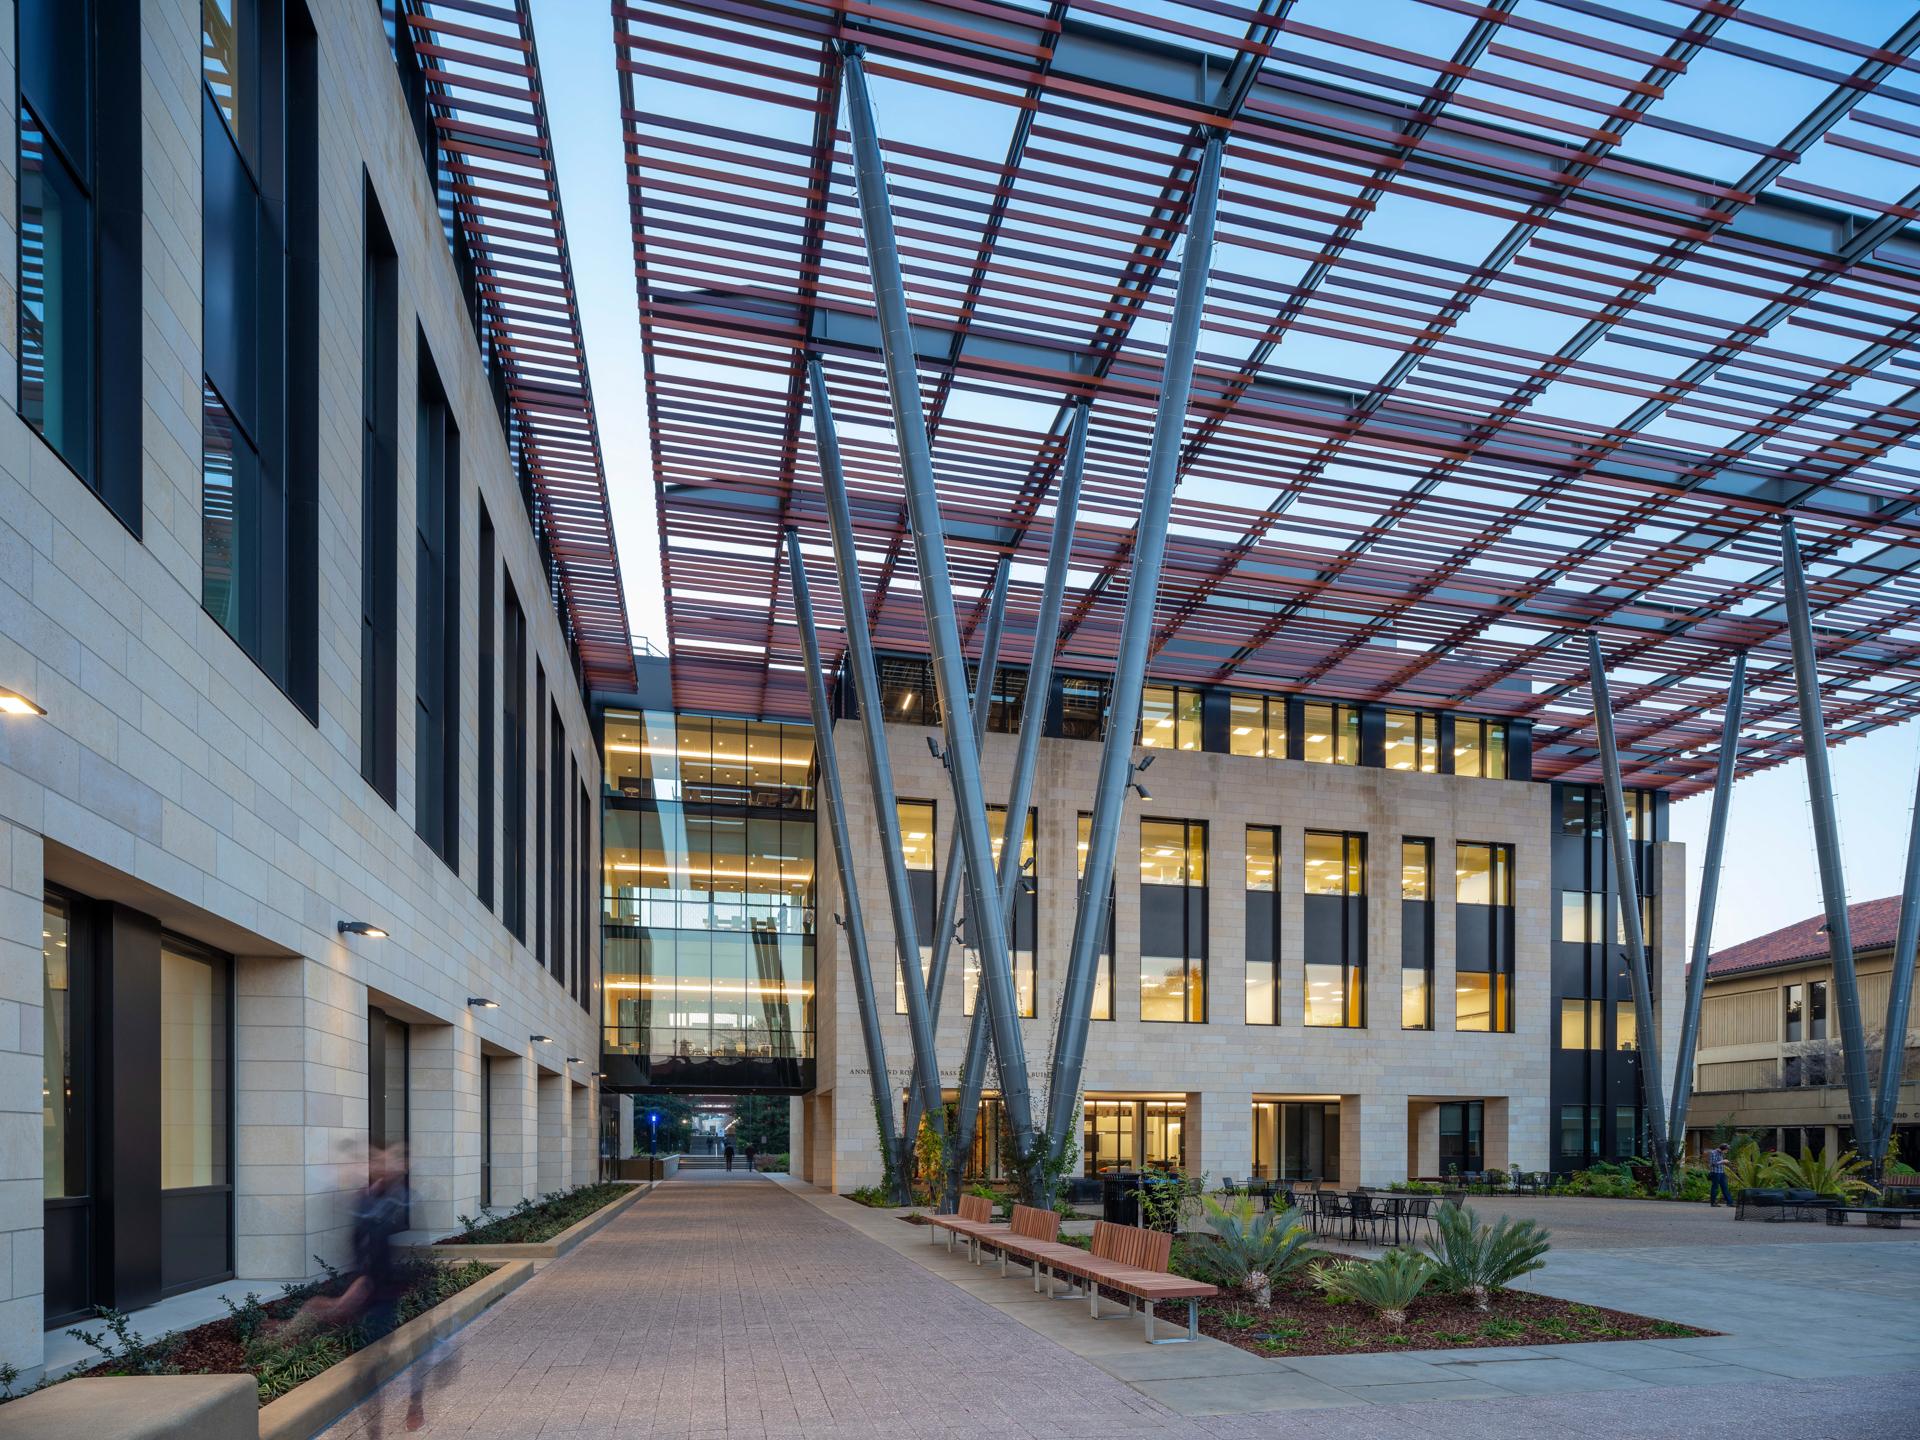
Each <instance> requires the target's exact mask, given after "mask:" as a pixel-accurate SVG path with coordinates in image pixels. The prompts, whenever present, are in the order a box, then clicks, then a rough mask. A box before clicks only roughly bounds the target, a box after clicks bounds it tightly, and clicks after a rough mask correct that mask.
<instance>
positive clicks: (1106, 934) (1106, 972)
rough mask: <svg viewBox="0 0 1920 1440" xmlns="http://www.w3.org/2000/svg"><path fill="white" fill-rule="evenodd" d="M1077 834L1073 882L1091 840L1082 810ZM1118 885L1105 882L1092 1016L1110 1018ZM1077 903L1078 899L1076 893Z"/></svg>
mask: <svg viewBox="0 0 1920 1440" xmlns="http://www.w3.org/2000/svg"><path fill="white" fill-rule="evenodd" d="M1078 823H1079V834H1078V836H1077V838H1076V840H1075V842H1074V844H1075V849H1074V881H1075V883H1076V884H1078V883H1079V882H1082V881H1084V880H1085V879H1086V878H1087V848H1088V847H1089V846H1090V845H1091V844H1092V843H1093V842H1092V839H1091V836H1092V833H1093V816H1091V815H1089V814H1088V813H1087V812H1086V811H1084V810H1082V811H1081V812H1080V817H1079V822H1078ZM1117 888H1118V887H1116V886H1113V885H1109V886H1107V924H1106V929H1105V930H1104V931H1103V932H1102V934H1101V939H1100V961H1099V969H1097V970H1096V971H1095V972H1094V976H1093V1006H1092V1011H1093V1013H1092V1015H1091V1016H1090V1017H1089V1018H1091V1019H1094V1020H1111V1019H1113V993H1114V992H1113V913H1114V905H1115V898H1114V892H1115V890H1116V889H1117ZM1076 903H1078V900H1077V896H1076Z"/></svg>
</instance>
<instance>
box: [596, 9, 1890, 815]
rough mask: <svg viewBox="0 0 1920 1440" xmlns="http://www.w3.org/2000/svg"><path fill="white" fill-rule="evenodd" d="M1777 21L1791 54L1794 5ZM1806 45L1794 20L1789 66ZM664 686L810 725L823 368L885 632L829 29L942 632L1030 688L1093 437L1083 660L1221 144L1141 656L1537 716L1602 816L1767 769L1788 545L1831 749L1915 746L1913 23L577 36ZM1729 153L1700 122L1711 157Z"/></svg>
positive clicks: (1472, 16)
mask: <svg viewBox="0 0 1920 1440" xmlns="http://www.w3.org/2000/svg"><path fill="white" fill-rule="evenodd" d="M1787 13H1791V14H1792V15H1793V16H1794V17H1796V18H1794V19H1787V18H1783V15H1785V14H1787ZM1807 21H1817V23H1818V24H1819V25H1820V26H1823V27H1834V33H1822V31H1820V30H1817V29H1815V28H1812V26H1810V25H1809V24H1808V23H1805V22H1807ZM614 25H615V32H616V44H617V46H618V51H619V55H618V59H619V65H620V71H621V82H622V90H623V95H622V99H623V123H624V126H625V131H626V143H627V148H628V162H629V176H630V198H631V203H632V218H633V228H634V256H635V262H636V266H637V270H638V276H639V292H640V313H641V323H642V328H643V332H644V341H645V357H646V365H647V376H646V386H647V400H648V405H649V409H650V419H651V444H652V449H653V463H654V468H655V478H656V484H657V486H658V503H659V510H660V515H661V559H662V564H663V571H664V577H665V584H666V590H667V596H666V599H667V606H668V621H669V631H670V634H671V638H672V654H673V677H674V687H675V696H676V700H677V703H679V704H680V705H681V706H683V707H686V708H693V709H717V710H725V711H733V712H735V713H742V712H744V713H758V714H764V715H770V716H796V717H797V716H802V715H804V714H805V712H806V702H805V698H804V692H803V689H802V672H801V661H800V642H799V638H798V635H797V633H796V630H795V626H794V615H793V609H792V604H791V593H790V589H789V585H788V582H787V577H786V576H785V574H784V573H783V567H782V564H781V555H780V531H781V528H782V526H784V525H788V524H791V525H795V526H797V527H798V528H799V530H800V533H801V537H802V541H803V545H804V549H805V551H806V553H807V555H808V556H809V557H810V559H811V560H812V561H813V562H814V563H815V565H816V567H817V572H816V575H815V586H814V590H815V603H816V605H817V606H818V609H819V612H820V622H821V628H822V631H823V635H822V642H823V645H824V646H825V647H826V654H827V658H828V660H829V663H831V660H832V658H833V656H834V655H835V654H836V653H837V648H838V646H839V645H840V644H841V643H842V637H841V635H840V633H839V629H840V625H839V620H840V614H839V611H838V609H837V608H836V607H837V606H838V604H839V597H838V594H837V589H836V587H834V586H833V585H832V583H831V580H830V578H829V575H830V572H829V569H828V557H829V556H830V553H831V552H830V548H829V544H828V538H827V532H826V525H825V517H824V506H823V497H822V492H821V489H820V481H819V473H818V467H817V464H816V459H815V454H814V450H813V444H812V435H811V421H810V416H809V413H808V406H807V403H806V385H805V378H804V372H803V361H804V357H805V356H806V354H807V353H809V352H814V353H817V354H819V355H820V356H822V357H823V359H824V363H825V366H826V370H827V374H828V376H829V381H830V387H831V392H832V398H833V402H834V407H835V413H836V416H837V418H838V420H839V424H840V438H841V443H842V446H843V448H844V450H845V453H846V460H847V469H848V474H849V482H850V485H851V488H852V491H853V509H854V520H855V526H856V530H857V533H858V538H859V549H860V553H861V561H862V568H863V572H864V579H865V584H866V595H865V603H866V606H867V610H868V614H869V619H870V621H871V623H872V626H873V630H874V635H875V643H876V645H877V646H878V647H880V648H882V649H887V650H901V651H916V650H924V649H925V645H926V636H925V627H924V624H923V621H922V615H921V610H920V597H919V593H918V587H917V582H916V576H915V571H914V555H913V553H912V548H911V546H910V544H909V543H908V530H907V524H906V514H905V505H904V497H903V492H902V487H901V484H900V481H899V477H898V472H897V466H896V456H895V451H894V445H893V438H892V431H891V424H890V420H889V414H888V406H887V394H886V389H885V383H884V378H883V375H882V371H881V366H880V360H879V352H878V349H877V332H876V329H875V326H874V321H873V307H872V301H871V292H870V287H869V280H868V271H867V265H866V261H865V255H864V250H863V247H862V244H861V239H860V230H859V223H858V216H857V213H856V210H855V205H854V193H853V183H852V174H851V168H850V161H849V153H848V139H847V136H846V134H845V132H844V130H842V129H841V128H839V126H840V123H841V122H840V114H841V100H842V97H841V74H840V70H841V66H840V61H839V58H838V52H837V50H836V49H835V42H836V41H841V40H846V41H852V42H855V43H858V44H860V45H863V46H865V47H866V64H867V68H868V73H869V74H870V75H871V76H872V78H873V84H874V93H875V106H876V109H877V111H878V115H879V123H880V128H881V134H882V137H883V139H884V141H885V142H886V152H887V162H888V167H889V175H890V192H891V196H892V201H893V205H894V210H895V215H896V219H897V222H898V226H899V231H900V241H901V248H902V259H903V263H904V265H905V269H906V279H907V284H908V288H909V291H910V296H909V298H910V302H911V305H912V312H913V318H914V322H915V327H916V329H915V341H916V346H917V350H918V355H919V364H920V375H921V385H922V389H923V391H924V393H925V395H926V399H927V412H928V416H929V423H930V427H931V429H932V433H933V441H934V459H935V465H936V470H937V472H938V476H939V483H940V493H941V504H942V510H943V514H944V517H945V523H946V528H947V536H948V545H949V550H950V554H951V557H952V568H953V578H954V584H955V587H956V589H957V591H958V593H959V596H960V601H961V612H962V628H963V634H966V635H968V636H969V637H970V638H971V639H972V640H973V641H974V642H975V643H977V639H978V631H979V629H980V622H981V620H982V618H983V617H982V614H981V603H982V601H981V597H982V596H983V595H984V593H985V588H986V584H987V581H988V578H989V575H990V572H991V568H992V565H993V562H994V560H995V558H996V556H997V555H999V554H1000V553H1002V552H1004V551H1009V550H1010V551H1012V552H1013V553H1014V555H1015V564H1014V568H1013V586H1012V593H1011V598H1010V601H1009V610H1010V619H1009V633H1008V637H1007V640H1006V644H1005V646H1004V648H1003V651H1002V655H1003V659H1004V660H1005V661H1007V662H1009V663H1016V664H1017V663H1020V662H1021V661H1022V660H1024V659H1025V657H1026V655H1027V653H1028V648H1029V647H1030V644H1031V639H1032V629H1033V616H1034V613H1035V611H1036V610H1037V607H1038V603H1039V588H1040V578H1041V571H1042V561H1043V559H1044V555H1045V551H1046V546H1047V542H1048V540H1049V538H1050V529H1051V516H1052V510H1051V505H1052V501H1051V494H1052V488H1051V487H1052V482H1053V480H1054V478H1055V470H1056V467H1057V465H1058V464H1059V462H1060V460H1061V457H1062V452H1063V448H1064V437H1065V433H1066V428H1067V421H1066V407H1067V405H1068V404H1069V403H1070V402H1072V401H1074V400H1076V399H1079V398H1082V397H1084V398H1086V399H1088V400H1090V401H1091V402H1092V424H1091V437H1090V441H1089V446H1088V460H1087V471H1086V475H1087V478H1086V493H1085V498H1084V500H1083V504H1082V511H1081V516H1080V523H1079V527H1078V531H1077V533H1076V536H1075V541H1074V549H1073V570H1074V573H1073V580H1072V583H1071V585H1070V588H1069V591H1068V596H1067V614H1066V620H1065V623H1064V625H1063V630H1062V642H1061V652H1060V658H1059V664H1060V665H1061V667H1062V668H1064V669H1067V670H1074V669H1082V670H1091V671H1099V670H1104V669H1108V668H1110V666H1111V662H1112V658H1113V654H1114V649H1115V646H1116V643H1117V639H1118V635H1119V629H1120V617H1121V610H1122V606H1123V603H1124V600H1125V595H1126V588H1127V583H1128V572H1129V564H1128V561H1129V554H1130V547H1131V542H1132V536H1133V527H1134V522H1135V515H1136V510H1137V505H1138V502H1139V497H1140V494H1141V490H1142V484H1143V474H1144V469H1145V463H1146V455H1147V448H1148V442H1149V436H1150V430H1151V424H1152V415H1153V404H1154V400H1155V397H1156V394H1157V393H1158V390H1159V388H1160V372H1161V366H1162V357H1163V353H1164V349H1163V342H1164V340H1165V338H1166V334H1167V321H1168V317H1169V313H1170V308H1171V302H1172V282H1173V278H1174V277H1175V276H1176V275H1177V273H1178V261H1179V252H1180V246H1181V235H1182V231H1183V226H1184V219H1185V205H1186V197H1187V190H1188V187H1189V185H1190V184H1191V183H1192V180H1193V175H1194V166H1195V162H1196V159H1197V157H1198V153H1199V145H1200V143H1201V140H1202V138H1203V136H1204V134H1205V133H1206V130H1207V128H1208V127H1215V128H1218V129H1221V130H1224V131H1225V132H1226V133H1227V135H1228V146H1227V152H1226V166H1225V179H1224V184H1223V189H1222V198H1221V211H1220V220H1219V241H1220V243H1219V249H1218V253H1217V256H1216V261H1215V267H1214V274H1213V281H1212V285H1211V289H1210V291H1209V294H1208V301H1207V308H1206V316H1205V324H1204V331H1203V334H1202V337H1201V345H1200V350H1201V359H1200V364H1199V367H1198V373H1197V375H1196V379H1195V391H1194V401H1193V405H1192V409H1191V411H1190V413H1189V415H1188V417H1187V428H1186V434H1185V443H1184V447H1183V451H1182V458H1181V465H1180V476H1181V478H1180V484H1179V488H1178V491H1177V493H1176V497H1175V501H1174V511H1173V520H1172V534H1171V539H1170V544H1169V551H1168V560H1167V568H1166V575H1165V580H1164V583H1163V585H1162V589H1161V593H1160V596H1159V601H1158V610H1157V617H1156V625H1155V631H1154V646H1153V658H1152V663H1151V667H1150V674H1151V675H1152V677H1153V678H1155V679H1157V680H1160V681H1165V682H1200V683H1217V684H1231V685H1235V686H1239V687H1243V688H1246V689H1250V690H1266V691H1309V692H1312V693H1315V694H1320V695H1324V696H1328V697H1344V698H1352V699H1356V700H1379V701H1388V702H1392V703H1397V704H1406V705H1417V706H1436V707H1458V708H1461V709H1465V710H1469V711H1475V712H1478V713H1482V714H1488V715H1506V716H1512V717H1516V718H1527V719H1531V720H1532V721H1534V722H1535V725H1536V729H1535V732H1534V734H1535V743H1536V749H1535V760H1534V773H1535V775H1536V777H1544V778H1567V779H1577V780H1597V779H1598V764H1597V761H1596V759H1595V752H1594V748H1593V745H1594V739H1593V727H1592V715H1591V705H1590V702H1589V701H1588V699H1587V689H1586V681H1587V662H1586V658H1585V657H1586V645H1585V638H1584V637H1585V634H1586V632H1588V631H1595V632H1597V633H1598V635H1599V637H1600V640H1601V644H1602V646H1603V648H1604V650H1605V653H1606V655H1607V661H1608V667H1609V671H1610V674H1611V678H1612V681H1613V688H1614V698H1615V703H1616V705H1617V706H1618V707H1619V709H1618V712H1617V713H1618V728H1619V735H1620V743H1621V746H1622V750H1623V754H1622V764H1623V769H1624V773H1625V776H1626V779H1627V782H1628V783H1629V784H1633V785H1640V786H1647V787H1658V788H1666V789H1669V790H1671V791H1673V792H1675V793H1682V794H1684V793H1688V792H1690V791H1692V790H1695V789H1698V788H1700V787H1701V786H1702V785H1704V784H1705V783H1707V782H1708V780H1709V779H1710V777H1711V773H1712V768H1713V765H1714V763H1715V758H1716V751H1717V747H1718V728H1719V720H1720V711H1721V707H1722V705H1723V703H1724V697H1725V692H1726V686H1727V684H1728V681H1729V672H1730V669H1731V664H1732V660H1733V657H1734V656H1735V654H1737V653H1738V652H1740V651H1741V650H1748V651H1750V652H1751V662H1750V665H1751V668H1750V670H1749V681H1748V688H1749V697H1748V703H1747V713H1746V724H1745V726H1744V728H1743V731H1742V739H1741V742H1740V749H1741V765H1742V769H1743V770H1744V771H1749V772H1750V771H1753V770H1758V769H1761V768H1765V767H1767V766H1770V765H1774V764H1778V763H1780V762H1781V761H1783V760H1785V759H1787V758H1789V757H1791V756H1793V755H1795V754H1797V753H1798V752H1799V749H1800V742H1799V739H1798V724H1797V719H1796V716H1795V714H1794V711H1793V694H1792V678H1791V669H1790V661H1789V655H1788V642H1787V637H1786V633H1785V623H1784V616H1783V612H1782V608H1781V597H1782V589H1781V584H1780V574H1779V565H1778V562H1779V532H1780V524H1779V522H1780V520H1781V518H1782V517H1783V516H1785V515H1787V514H1791V515H1793V516H1794V517H1795V518H1796V520H1797V522H1798V525H1799V529H1800V534H1801V540H1802V545H1803V549H1804V552H1805V554H1806V556H1807V559H1808V564H1809V574H1810V581H1811V589H1812V594H1813V604H1814V608H1815V616H1814V619H1815V627H1816V635H1817V638H1818V642H1819V645H1820V649H1821V655H1822V679H1823V683H1824V689H1825V698H1826V704H1827V717H1828V725H1829V730H1830V733H1831V734H1832V735H1833V736H1834V737H1835V738H1838V739H1844V738H1847V737H1850V736H1853V735H1857V734H1860V733H1863V732H1865V731H1867V730H1870V729H1872V728H1874V727H1876V726H1879V725H1883V724H1887V723H1890V722H1893V721H1897V720H1899V719H1902V718H1904V717H1906V716H1909V715H1911V714H1913V713H1915V712H1916V710H1920V689H1917V687H1920V578H1917V577H1916V566H1920V515H1916V514H1915V513H1914V495H1915V488H1914V477H1915V473H1916V472H1915V470H1914V468H1913V467H1914V455H1915V452H1914V450H1913V448H1912V443H1911V442H1912V440H1913V437H1914V434H1915V429H1916V426H1917V425H1920V392H1916V389H1915V387H1916V385H1917V384H1920V373H1917V372H1920V357H1917V356H1916V354H1915V351H1914V340H1915V334H1916V329H1917V328H1920V310H1917V306H1916V302H1917V301H1920V230H1914V229H1910V228H1909V227H1910V225H1912V224H1913V223H1914V222H1915V221H1916V220H1917V219H1920V209H1916V207H1920V167H1916V166H1915V165H1914V164H1913V163H1912V160H1911V155H1910V152H1911V151H1912V150H1913V148H1914V144H1915V139H1916V137H1920V73H1916V69H1917V68H1920V67H1916V63H1915V61H1914V60H1913V59H1912V58H1911V56H1912V54H1913V52H1914V50H1915V48H1916V45H1917V44H1920V17H1916V16H1914V15H1913V13H1912V11H1911V9H1910V8H1908V7H1893V6H1882V5H1877V4H1857V5H1829V6H1822V7H1817V8H1805V9H1803V8H1802V7H1797V6H1796V7H1787V6H1783V5H1781V4H1778V3H1773V0H1767V3H1757V4H1747V5H1744V6H1742V5H1739V4H1732V3H1725V4H1723V3H1706V0H1671V3H1669V0H1621V3H1618V4H1611V5H1610V4H1604V3H1590V0H1508V3H1501V0H1478V3H1475V0H1370V3H1368V4H1365V5H1354V4H1351V3H1348V0H1300V3H1293V4H1287V3H1279V0H1275V3H1266V4H1259V5H1251V4H1244V3H1239V4H1236V3H1229V0H1194V3H1189V4H1172V3H1150V4H1139V3H1135V4H1126V5H1121V4H1108V3H1093V0H1074V3H1052V4H1047V3H1038V0H1033V3H1020V0H1000V3H996V0H952V3H949V4H935V3H915V0H879V3H861V4H858V5H845V6H840V5H829V4H809V3H793V0H677V3H675V0H661V3H656V4H649V5H645V6H622V5H616V6H615V10H614ZM1728 127H1737V129H1730V128H1728Z"/></svg>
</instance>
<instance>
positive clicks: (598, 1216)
mask: <svg viewBox="0 0 1920 1440" xmlns="http://www.w3.org/2000/svg"><path fill="white" fill-rule="evenodd" d="M657 1183H658V1182H656V1181H652V1180H642V1181H635V1182H633V1193H632V1194H631V1195H622V1196H621V1197H620V1198H619V1199H618V1200H615V1201H613V1202H612V1203H610V1204H607V1205H602V1206H601V1207H600V1208H599V1209H598V1210H596V1211H594V1212H593V1213H592V1214H591V1215H589V1216H587V1218H586V1219H584V1220H576V1221H575V1222H574V1223H573V1224H571V1225H569V1226H568V1227H567V1228H566V1229H564V1230H562V1231H561V1232H560V1233H559V1234H558V1235H556V1236H554V1237H553V1238H552V1239H551V1240H542V1241H541V1242H540V1243H539V1244H537V1245H407V1246H404V1247H402V1248H403V1249H404V1250H405V1251H406V1253H407V1254H409V1255H412V1256H415V1257H417V1258H419V1259H422V1260H490V1261H496V1262H498V1261H508V1260H558V1259H559V1258H560V1257H561V1256H562V1255H564V1254H566V1253H567V1252H568V1251H569V1250H571V1249H573V1248H574V1246H576V1245H578V1244H579V1243H580V1242H581V1241H582V1240H584V1239H586V1238H587V1237H588V1236H589V1235H591V1234H593V1233H594V1232H595V1231H596V1230H598V1229H600V1227H601V1226H603V1225H607V1224H610V1223H611V1222H612V1221H613V1219H614V1217H616V1216H618V1215H622V1214H625V1213H626V1211H628V1210H629V1209H631V1208H632V1207H633V1206H635V1205H637V1204H639V1203H640V1198H641V1197H642V1196H643V1195H645V1194H647V1192H648V1191H650V1190H652V1189H653V1187H654V1185H655V1184H657Z"/></svg>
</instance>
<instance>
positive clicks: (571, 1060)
mask: <svg viewBox="0 0 1920 1440" xmlns="http://www.w3.org/2000/svg"><path fill="white" fill-rule="evenodd" d="M579 1063H580V1057H579V1056H578V1055H569V1056H567V1064H569V1065H578V1064H579Z"/></svg>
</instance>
